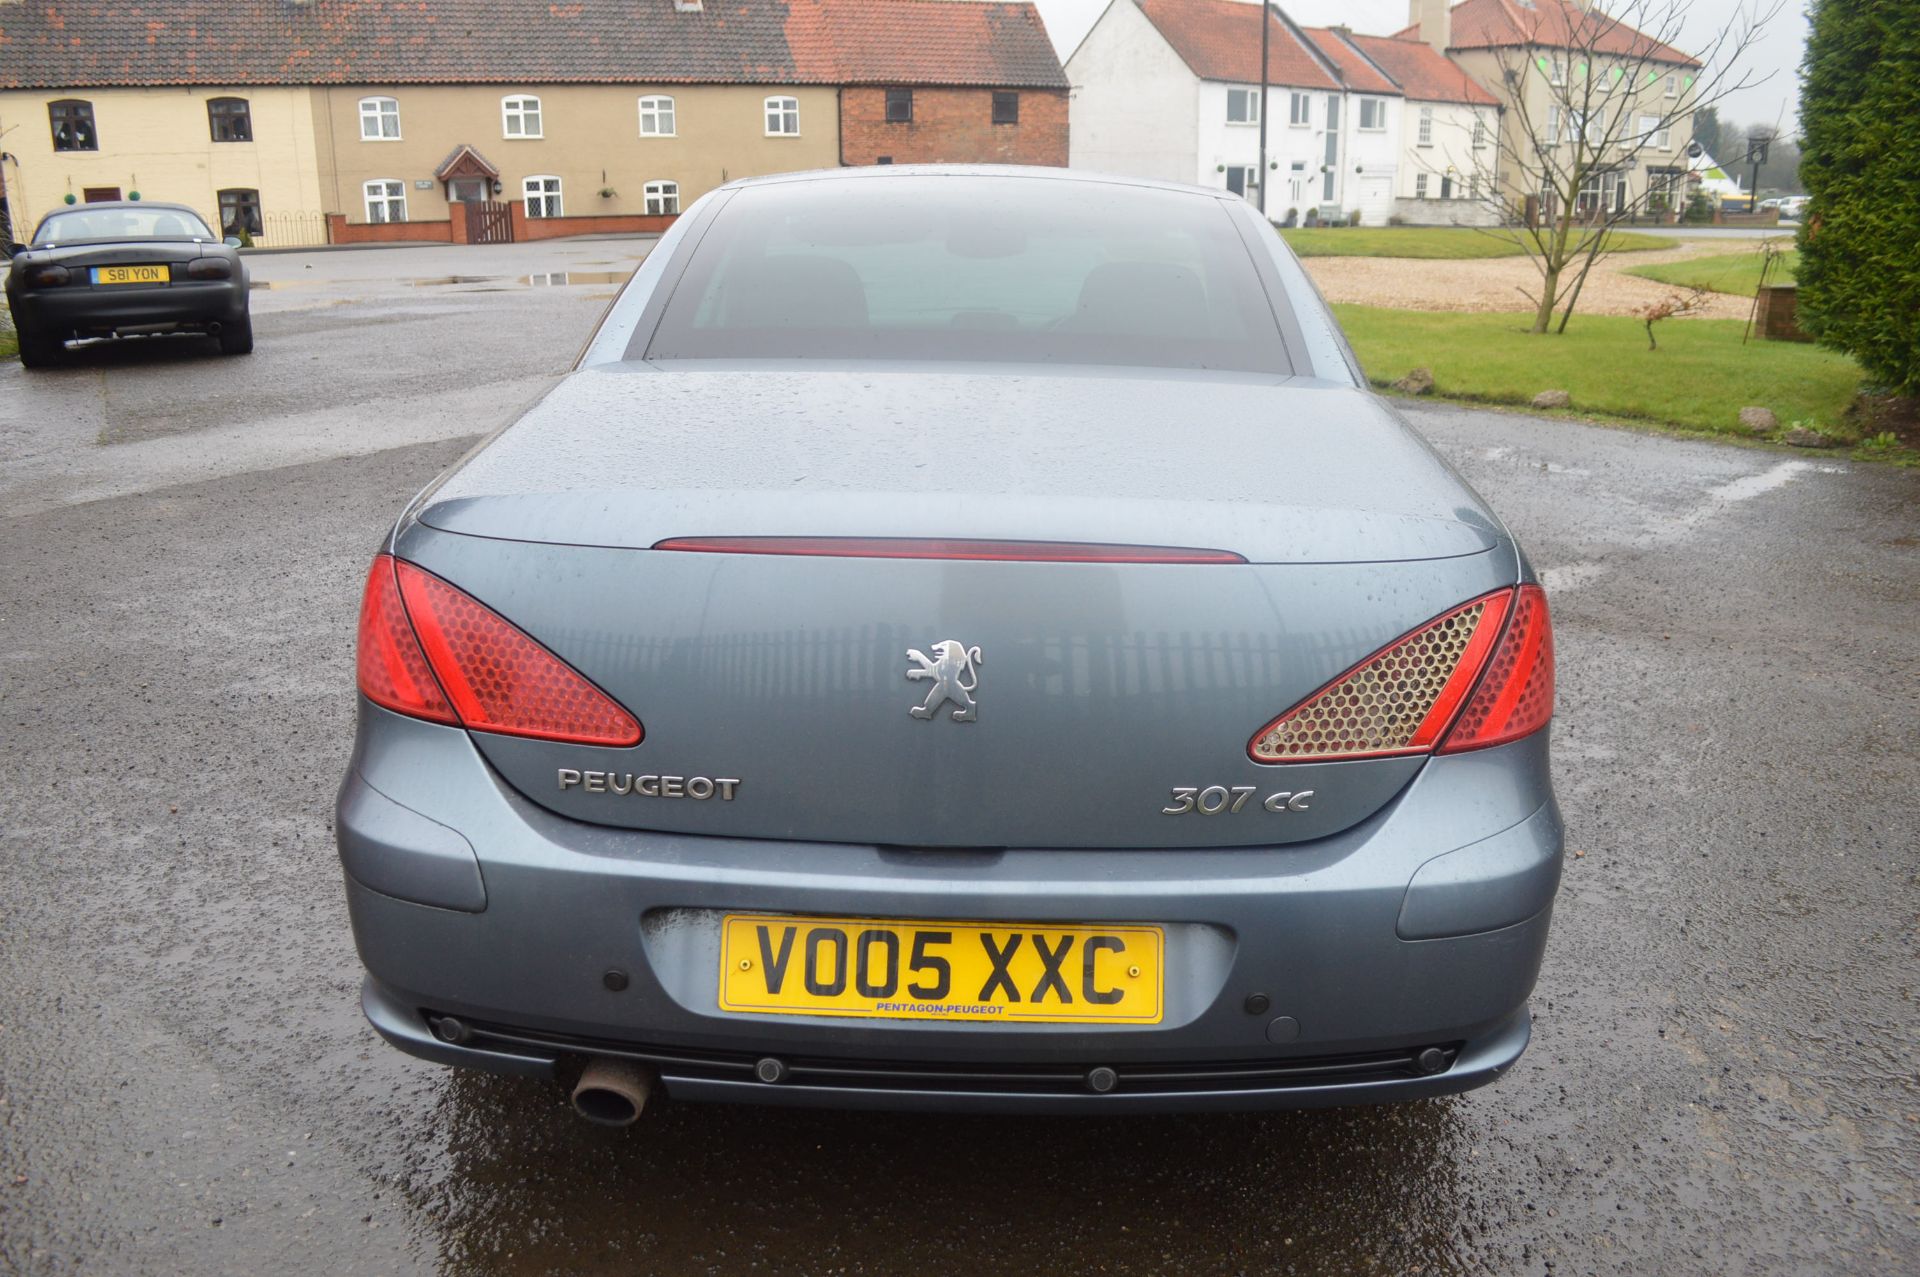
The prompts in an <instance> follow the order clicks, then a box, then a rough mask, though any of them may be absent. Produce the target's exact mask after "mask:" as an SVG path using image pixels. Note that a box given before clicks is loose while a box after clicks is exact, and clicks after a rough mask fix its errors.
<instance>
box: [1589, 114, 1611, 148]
mask: <svg viewBox="0 0 1920 1277" xmlns="http://www.w3.org/2000/svg"><path fill="white" fill-rule="evenodd" d="M1586 132H1587V145H1588V146H1599V145H1600V144H1601V143H1602V142H1604V141H1606V139H1607V117H1606V116H1605V115H1603V114H1600V113H1598V112H1595V113H1593V114H1591V115H1588V116H1587V128H1586Z"/></svg>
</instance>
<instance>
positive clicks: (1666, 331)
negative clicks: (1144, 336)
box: [1334, 306, 1860, 437]
mask: <svg viewBox="0 0 1920 1277" xmlns="http://www.w3.org/2000/svg"><path fill="white" fill-rule="evenodd" d="M1334 310H1335V312H1337V313H1338V315H1339V316H1340V322H1341V324H1342V325H1344V326H1345V328H1346V330H1347V336H1348V338H1349V339H1350V340H1351V341H1352V342H1353V347H1354V350H1355V351H1356V352H1358V353H1359V356H1360V363H1361V366H1362V367H1364V368H1365V369H1366V371H1367V376H1368V377H1369V378H1370V379H1372V380H1373V382H1374V383H1375V384H1376V385H1385V384H1386V383H1388V382H1390V381H1392V380H1394V379H1395V378H1398V377H1402V376H1404V375H1406V373H1407V372H1408V370H1409V369H1412V368H1415V367H1425V368H1430V369H1432V370H1433V380H1434V393H1435V394H1436V395H1439V396H1441V397H1443V398H1449V399H1470V400H1478V401H1481V402H1485V403H1500V404H1514V405H1518V406H1522V407H1524V406H1526V405H1528V404H1530V403H1531V402H1532V400H1533V397H1534V396H1535V395H1536V394H1538V393H1540V392H1541V391H1542V390H1564V391H1566V392H1568V393H1569V394H1570V395H1572V396H1573V408H1574V411H1576V412H1584V413H1592V414H1595V415H1598V416H1608V417H1626V418H1637V419H1640V420H1644V421H1651V422H1659V423H1662V424H1666V425H1674V426H1682V427H1685V428H1687V429H1692V430H1709V431H1715V432H1730V431H1735V430H1736V427H1737V426H1738V424H1739V417H1740V409H1741V408H1743V407H1745V406H1747V405H1749V404H1758V405H1760V406H1762V407H1766V408H1771V409H1773V412H1774V415H1775V416H1777V417H1779V418H1780V423H1781V425H1783V426H1784V425H1787V424H1789V423H1791V422H1794V421H1810V422H1814V423H1817V424H1818V425H1819V426H1820V427H1821V428H1822V429H1824V430H1826V431H1827V432H1828V433H1830V434H1834V435H1836V436H1839V437H1845V434H1846V429H1847V428H1846V427H1845V426H1844V425H1843V424H1842V421H1841V414H1842V413H1843V412H1844V411H1845V409H1846V407H1847V405H1848V403H1849V402H1851V400H1852V399H1853V395H1854V392H1855V391H1856V390H1857V389H1859V386H1860V368H1859V366H1858V365H1857V364H1855V363H1854V362H1853V360H1851V359H1849V358H1847V357H1846V356H1845V355H1841V354H1836V353H1834V352H1833V351H1829V350H1824V349H1822V348H1820V347H1818V346H1811V345H1804V344H1802V343H1799V342H1785V341H1750V342H1748V343H1747V344H1746V345H1744V346H1743V345H1741V344H1740V332H1741V329H1742V327H1743V325H1742V324H1741V323H1740V321H1738V320H1734V319H1678V320H1671V321H1669V322H1667V323H1663V324H1656V325H1655V326H1654V328H1655V331H1656V332H1657V334H1658V335H1659V339H1660V348H1659V349H1658V350H1648V349H1647V332H1646V328H1645V327H1644V326H1643V325H1642V324H1641V322H1640V321H1639V320H1637V319H1633V318H1631V317H1627V316H1611V315H1575V316H1574V317H1573V323H1572V325H1571V326H1570V327H1569V328H1568V329H1567V332H1566V335H1565V336H1558V337H1556V336H1543V337H1534V336H1531V335H1529V334H1528V333H1527V331H1526V325H1527V318H1528V317H1527V316H1525V315H1512V314H1508V315H1456V314H1435V313H1433V312H1429V311H1411V310H1387V309H1384V308H1381V307H1377V306H1335V307H1334Z"/></svg>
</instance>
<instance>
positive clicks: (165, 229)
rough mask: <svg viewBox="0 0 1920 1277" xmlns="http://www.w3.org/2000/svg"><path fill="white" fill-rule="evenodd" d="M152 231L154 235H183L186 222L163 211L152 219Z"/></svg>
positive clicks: (185, 230) (185, 231)
mask: <svg viewBox="0 0 1920 1277" xmlns="http://www.w3.org/2000/svg"><path fill="white" fill-rule="evenodd" d="M153 233H154V234H155V235H185V234H186V233H187V224H186V223H185V222H183V221H181V220H180V219H179V218H177V217H175V216H174V215H173V214H172V213H163V214H162V215H160V216H159V217H156V218H154V219H153Z"/></svg>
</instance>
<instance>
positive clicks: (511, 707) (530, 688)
mask: <svg viewBox="0 0 1920 1277" xmlns="http://www.w3.org/2000/svg"><path fill="white" fill-rule="evenodd" d="M359 682H360V691H361V692H362V693H363V694H364V695H365V696H366V698H367V699H368V700H370V701H372V702H373V703H374V704H376V705H380V706H383V707H385V708H387V709H390V710H393V711H394V712H396V713H400V714H407V715H410V716H411V717H414V718H424V719H427V720H428V721H430V722H435V723H447V724H450V725H452V726H456V727H466V728H469V729H471V730H473V731H476V732H498V733H501V734H502V735H507V736H531V737H535V738H537V739H540V740H553V741H565V742H567V743H569V744H576V745H610V746H627V745H637V744H639V743H640V739H641V735H642V731H641V727H640V722H639V720H638V719H636V718H635V717H634V716H633V715H631V714H629V713H628V712H627V711H626V710H624V709H622V708H621V707H620V706H619V705H617V704H615V703H614V701H613V700H612V699H611V698H610V697H608V696H607V694H606V693H605V692H602V691H601V690H600V689H599V688H597V687H595V686H594V685H593V684H592V683H589V682H588V681H587V680H586V679H585V678H584V677H582V676H581V675H580V674H579V673H578V672H577V671H576V670H574V669H573V668H571V667H570V666H568V665H567V663H566V662H565V661H562V660H561V659H560V658H559V657H557V656H555V655H554V654H553V653H552V652H549V651H548V650H547V649H546V648H544V647H542V646H541V645H540V644H539V643H536V642H535V641H534V640H533V639H531V638H529V637H527V635H526V634H524V633H522V632H521V631H520V630H519V629H518V628H517V627H516V626H514V624H513V623H512V622H511V621H508V620H507V619H506V618H505V617H503V616H501V615H500V614H499V613H497V612H495V611H493V610H492V609H491V608H489V607H487V606H486V605H485V604H483V603H481V602H480V601H479V600H477V599H475V598H473V597H472V596H470V595H468V594H466V593H465V592H463V591H461V590H458V589H456V588H454V587H453V586H451V585H449V584H447V583H446V582H445V581H442V580H441V579H440V578H439V577H437V576H434V575H433V574H432V573H430V572H427V571H424V570H423V569H421V568H417V567H415V566H414V565H413V564H411V563H407V562H404V561H402V560H399V559H395V558H394V557H392V556H391V555H386V554H382V555H379V556H378V557H376V558H375V559H374V561H373V570H372V571H371V572H369V573H368V574H367V588H366V593H365V595H364V597H363V598H362V599H361V603H360V654H359Z"/></svg>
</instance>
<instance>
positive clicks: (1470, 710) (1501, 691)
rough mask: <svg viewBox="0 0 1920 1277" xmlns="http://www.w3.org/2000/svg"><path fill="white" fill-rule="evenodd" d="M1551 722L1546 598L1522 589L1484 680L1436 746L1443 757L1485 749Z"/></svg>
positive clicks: (1549, 632)
mask: <svg viewBox="0 0 1920 1277" xmlns="http://www.w3.org/2000/svg"><path fill="white" fill-rule="evenodd" d="M1552 717H1553V618H1552V617H1551V616H1549V615H1548V614H1547V594H1546V591H1545V590H1542V589H1541V588H1540V587H1539V586H1537V585H1523V586H1521V587H1520V589H1519V591H1518V592H1517V593H1516V595H1515V598H1514V608H1513V619H1512V620H1511V621H1509V622H1508V623H1507V632H1506V635H1505V636H1504V637H1503V638H1502V639H1501V640H1500V647H1499V649H1498V650H1497V651H1495V652H1494V654H1493V659H1492V661H1490V662H1489V663H1488V665H1487V675H1486V677H1485V678H1483V679H1481V680H1480V686H1479V687H1477V688H1475V689H1474V692H1473V699H1472V700H1470V701H1468V702H1467V707H1466V708H1465V709H1463V710H1461V711H1460V719H1459V721H1458V722H1456V723H1455V724H1454V725H1453V730H1452V731H1451V732H1449V733H1448V734H1447V739H1446V741H1445V743H1443V744H1442V745H1441V746H1440V752H1441V753H1443V754H1452V753H1457V752H1459V751H1460V750H1463V749H1485V748H1486V747H1487V746H1489V745H1504V744H1506V743H1507V742H1508V741H1511V740H1519V739H1520V738H1521V737H1522V736H1525V735H1527V734H1528V733H1530V732H1536V731H1539V730H1540V729H1541V728H1542V727H1545V726H1546V725H1547V720H1548V719H1550V718H1552Z"/></svg>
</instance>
